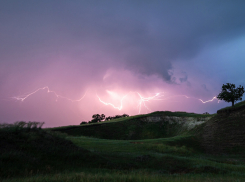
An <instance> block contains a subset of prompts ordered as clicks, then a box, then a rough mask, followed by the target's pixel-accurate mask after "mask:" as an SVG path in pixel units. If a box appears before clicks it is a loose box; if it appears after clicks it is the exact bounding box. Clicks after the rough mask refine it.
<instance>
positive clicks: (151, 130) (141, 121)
mask: <svg viewBox="0 0 245 182" xmlns="http://www.w3.org/2000/svg"><path fill="white" fill-rule="evenodd" d="M211 117H213V115H206V114H194V113H186V112H170V111H162V112H159V111H158V112H153V113H150V114H146V115H137V116H131V117H126V118H120V119H115V120H111V121H108V122H100V123H95V124H86V125H81V126H70V127H59V128H52V129H51V130H52V131H59V132H64V133H67V134H68V135H71V136H90V137H96V138H103V139H116V140H141V139H154V138H166V137H173V136H177V135H181V134H185V133H186V132H188V131H189V130H191V129H192V128H193V127H195V126H196V125H200V124H202V123H204V122H206V121H207V120H209V119H210V118H211Z"/></svg>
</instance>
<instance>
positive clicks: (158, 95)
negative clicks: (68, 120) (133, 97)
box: [97, 91, 219, 114]
mask: <svg viewBox="0 0 245 182" xmlns="http://www.w3.org/2000/svg"><path fill="white" fill-rule="evenodd" d="M108 93H111V92H109V91H108ZM131 93H136V94H137V95H138V96H139V98H140V99H139V101H138V103H139V104H138V106H137V107H138V108H139V114H140V113H141V109H142V106H144V107H145V108H146V109H147V110H148V111H150V112H152V111H151V109H149V108H148V107H147V105H146V102H149V101H152V100H168V99H169V98H171V97H167V98H161V97H163V96H164V95H163V92H162V93H156V94H155V95H153V96H151V97H143V96H142V95H141V94H140V93H138V92H131ZM129 94H130V93H128V94H127V95H124V96H123V97H122V98H121V99H120V103H121V104H120V106H115V105H114V104H112V103H109V102H105V101H102V100H101V99H100V97H99V96H98V95H97V97H98V99H99V101H100V102H101V103H103V104H104V105H110V106H112V107H113V108H114V109H118V110H122V108H123V100H124V99H125V98H126V97H127V96H128V95H129ZM179 96H181V97H186V98H187V99H190V98H193V99H197V98H194V97H188V96H186V95H177V96H172V97H179ZM215 99H217V98H216V97H213V98H212V99H211V100H207V101H203V100H202V99H197V100H199V101H201V102H202V103H203V104H205V103H208V102H213V101H214V100H215ZM217 100H218V99H217ZM218 103H219V100H218Z"/></svg>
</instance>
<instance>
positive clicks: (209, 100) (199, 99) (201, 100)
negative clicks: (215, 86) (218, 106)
mask: <svg viewBox="0 0 245 182" xmlns="http://www.w3.org/2000/svg"><path fill="white" fill-rule="evenodd" d="M214 99H217V97H213V98H212V99H211V100H207V101H203V100H202V99H198V100H200V101H201V102H202V103H203V104H205V103H207V102H213V101H214ZM217 100H218V103H219V101H220V100H219V99H217Z"/></svg>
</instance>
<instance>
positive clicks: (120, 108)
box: [97, 94, 128, 111]
mask: <svg viewBox="0 0 245 182" xmlns="http://www.w3.org/2000/svg"><path fill="white" fill-rule="evenodd" d="M127 95H128V94H127ZM127 95H124V96H123V97H122V98H121V100H120V106H118V107H117V106H115V105H114V104H112V103H108V102H104V101H102V100H101V99H100V97H99V96H98V95H97V97H98V99H99V101H100V102H102V103H103V104H105V105H106V106H108V105H110V106H112V107H113V108H114V109H118V110H119V111H120V110H122V108H123V100H124V99H125V98H126V97H127Z"/></svg>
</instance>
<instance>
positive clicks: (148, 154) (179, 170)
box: [0, 110, 245, 182]
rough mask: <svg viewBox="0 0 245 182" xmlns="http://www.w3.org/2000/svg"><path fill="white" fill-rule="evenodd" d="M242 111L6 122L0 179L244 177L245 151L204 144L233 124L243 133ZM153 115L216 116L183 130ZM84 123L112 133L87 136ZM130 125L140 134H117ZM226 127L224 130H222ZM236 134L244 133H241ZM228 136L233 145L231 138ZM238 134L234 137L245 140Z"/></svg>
mask: <svg viewBox="0 0 245 182" xmlns="http://www.w3.org/2000/svg"><path fill="white" fill-rule="evenodd" d="M243 112H245V110H243V111H239V113H237V112H236V113H234V114H231V115H230V116H228V117H227V116H223V115H207V114H203V115H202V114H194V113H185V112H169V111H166V112H154V113H150V114H148V115H137V116H131V117H124V118H118V119H113V120H110V121H104V122H97V123H93V124H84V125H80V126H66V127H58V128H50V129H45V130H44V129H41V127H40V126H41V125H35V124H31V123H34V122H28V123H29V125H27V123H26V122H18V123H15V124H14V125H6V124H5V125H1V127H0V148H1V150H0V169H1V170H0V181H98V182H101V181H119V182H130V181H132V182H133V181H136V182H137V181H139V182H143V181H144V182H146V181H150V182H151V181H152V182H153V181H154V182H155V181H159V182H160V181H174V182H175V181H176V182H182V181H183V182H184V181H185V182H187V181H188V182H189V181H190V182H194V181H195V182H196V181H197V182H198V181H213V182H214V181H224V182H225V181H226V182H228V181H245V175H244V174H245V160H244V157H245V156H244V153H235V152H230V153H229V152H227V153H225V152H219V153H218V155H217V153H216V154H213V153H212V152H211V153H210V152H207V151H208V150H206V148H205V147H204V146H203V143H205V142H206V141H210V140H213V141H214V140H216V139H220V138H221V139H222V137H224V138H225V135H227V132H228V131H229V130H232V131H231V133H232V132H233V133H234V131H235V130H236V131H237V132H238V133H239V131H240V130H239V128H241V130H243V128H242V126H241V125H240V124H241V123H242V120H243V121H244V118H243V115H244V113H243ZM149 116H153V117H155V118H159V117H160V118H161V117H163V116H165V117H168V118H171V117H170V116H172V117H176V116H177V117H182V118H194V119H195V120H197V121H199V120H200V119H202V118H207V119H208V118H211V119H210V120H208V121H207V122H205V123H203V124H200V125H198V126H196V127H193V128H191V129H188V130H186V129H184V128H182V129H181V130H180V128H181V125H175V124H173V125H172V126H170V125H171V124H166V123H165V125H162V126H161V127H160V125H157V124H156V123H155V124H156V125H153V124H154V123H153V122H148V123H147V122H145V121H144V120H145V118H146V117H149ZM238 118H240V120H238ZM230 120H232V121H235V122H233V123H234V125H233V126H231V125H230V124H229V123H231V122H229V121H230ZM219 121H220V122H219ZM240 121H241V122H240ZM186 122H189V120H186ZM236 122H238V125H237V126H236V124H235V123H236ZM160 123H161V122H160ZM220 123H224V125H220ZM126 125H127V127H126ZM216 125H217V126H218V127H219V128H221V131H220V132H219V134H220V135H219V136H218V135H217V136H216V135H215V138H206V140H205V135H204V134H205V133H207V131H211V132H212V131H214V132H216V131H215V129H216V128H217V126H216ZM27 126H31V127H27ZM36 126H37V127H36ZM103 127H105V128H106V127H107V130H105V129H104V128H103ZM125 127H126V129H125ZM82 128H83V129H84V128H92V130H90V132H91V131H93V130H94V131H96V132H97V133H102V130H103V132H104V133H108V134H107V136H106V137H108V138H110V139H104V138H105V137H104V138H95V136H94V137H86V136H82V135H81V129H82ZM138 128H140V129H139V130H142V131H143V132H140V131H138ZM79 130H80V131H79ZM124 130H125V131H124ZM57 131H59V132H57ZM68 131H70V132H68ZM129 131H137V132H138V133H137V132H135V135H134V136H137V140H136V139H134V138H133V137H131V138H130V140H128V139H127V138H123V139H124V140H116V139H118V138H120V135H122V136H126V135H124V134H123V132H124V133H127V132H128V133H130V132H129ZM149 131H151V132H149ZM170 131H171V132H170ZM61 132H62V133H61ZM79 132H80V134H79ZM167 132H168V134H166V133H167ZM222 132H223V134H224V135H221V134H222ZM109 133H111V134H109ZM118 133H119V134H118ZM147 133H148V134H147ZM161 133H165V134H161ZM173 133H174V135H173ZM160 134H161V135H160ZM228 135H231V134H228ZM132 136H133V135H132ZM163 136H165V138H163ZM237 136H240V137H242V133H240V134H239V135H237ZM117 137H118V138H117ZM233 137H234V136H233ZM224 140H225V142H228V145H232V144H231V143H229V142H230V140H227V139H224ZM235 140H236V141H233V143H236V142H237V141H239V142H242V140H237V139H235ZM215 142H216V141H214V144H215V145H217V144H216V143H215ZM218 142H219V144H218V145H219V146H221V145H220V142H221V143H222V142H223V143H224V141H221V140H220V141H218ZM231 142H232V141H231ZM242 144H243V143H242ZM2 149H3V150H2ZM223 153H224V155H223Z"/></svg>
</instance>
